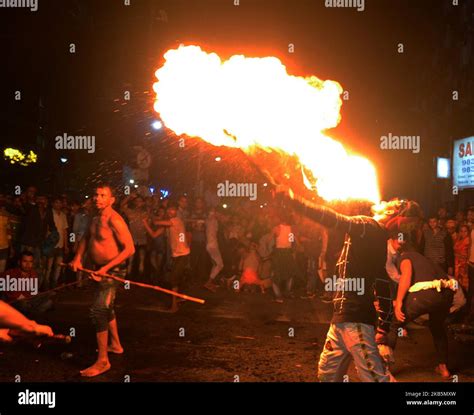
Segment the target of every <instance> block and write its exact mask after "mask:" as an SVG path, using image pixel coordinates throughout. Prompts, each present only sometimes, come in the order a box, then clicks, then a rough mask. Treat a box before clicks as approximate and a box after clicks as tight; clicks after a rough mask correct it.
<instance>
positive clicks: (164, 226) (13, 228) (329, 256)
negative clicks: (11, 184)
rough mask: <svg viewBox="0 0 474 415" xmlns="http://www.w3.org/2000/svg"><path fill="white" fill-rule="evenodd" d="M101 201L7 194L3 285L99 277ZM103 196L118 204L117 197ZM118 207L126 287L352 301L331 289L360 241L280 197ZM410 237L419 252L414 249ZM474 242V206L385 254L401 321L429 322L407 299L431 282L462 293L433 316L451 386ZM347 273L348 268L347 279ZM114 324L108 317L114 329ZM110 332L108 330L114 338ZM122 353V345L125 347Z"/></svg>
mask: <svg viewBox="0 0 474 415" xmlns="http://www.w3.org/2000/svg"><path fill="white" fill-rule="evenodd" d="M106 187H107V186H106ZM97 197H100V195H99V196H98V195H97V194H96V195H95V196H94V197H93V198H89V197H87V198H84V199H83V200H82V201H75V200H70V199H69V198H68V195H66V194H63V195H61V196H58V197H52V198H51V197H47V196H46V195H42V194H38V191H37V189H36V188H35V187H33V186H30V187H28V188H27V190H26V191H25V192H23V193H22V194H21V195H18V196H11V195H2V194H0V278H6V277H7V276H8V277H9V278H30V279H37V281H38V292H43V294H44V293H51V290H54V289H55V288H57V287H58V286H59V287H60V286H62V285H64V284H70V285H76V286H78V287H82V286H83V282H84V280H85V279H86V278H87V277H88V276H89V275H90V274H89V275H88V274H87V272H85V271H84V270H82V269H81V268H82V266H83V267H84V268H86V269H87V268H90V269H94V270H98V268H97V267H95V268H94V267H93V266H89V265H88V263H90V262H91V263H93V262H94V261H95V263H97V260H96V259H94V258H88V254H87V252H88V250H90V251H94V249H89V248H87V249H86V248H85V245H84V247H83V248H81V241H83V240H84V241H85V240H86V239H87V240H90V239H91V233H92V234H93V235H92V239H93V240H95V241H98V242H97V243H99V244H100V240H101V238H102V239H106V238H107V235H105V234H104V235H102V234H101V233H103V232H104V229H107V230H109V229H108V228H107V227H105V228H103V229H102V228H101V226H102V224H101V222H100V221H101V220H102V219H100V218H99V219H97V217H96V222H94V219H93V218H94V217H95V216H96V212H97V206H99V205H98V204H97V203H100V202H97V200H96V199H97ZM104 197H109V199H110V198H112V196H111V194H110V195H107V194H106V195H105V196H104ZM92 199H94V200H92ZM111 200H112V202H111V203H112V204H113V205H114V209H115V210H116V212H117V213H118V215H119V217H120V220H122V219H121V218H123V219H124V221H125V223H126V226H127V229H128V230H127V235H130V236H131V239H130V245H131V248H130V249H128V251H127V252H128V253H127V254H126V255H125V254H124V258H128V259H127V260H126V261H122V260H121V261H118V262H120V264H118V263H117V264H118V265H120V267H121V269H120V270H119V269H118V267H114V271H115V272H119V271H120V275H122V276H123V277H124V278H127V279H130V280H136V281H142V282H146V283H148V284H152V285H162V286H167V287H169V288H171V289H172V290H173V291H175V292H176V293H178V292H180V291H182V290H183V289H189V288H190V287H193V286H194V287H197V286H203V287H204V288H206V289H207V290H209V291H211V292H215V291H217V290H218V289H228V290H232V291H234V292H236V293H240V292H242V291H247V290H251V291H258V292H261V293H263V294H265V293H267V292H270V293H271V298H272V300H273V301H275V302H277V303H283V302H284V301H286V299H288V298H295V297H296V296H298V297H299V298H301V299H317V298H319V299H320V300H322V301H324V302H328V303H330V302H332V303H334V304H335V305H336V304H337V302H338V300H341V304H342V302H344V301H346V298H345V297H344V295H343V297H342V298H338V294H337V292H335V291H337V290H334V289H331V288H330V289H328V280H330V277H331V276H333V275H336V274H338V275H339V276H341V264H343V263H344V261H346V259H347V257H348V255H349V254H348V251H349V246H350V245H351V244H352V242H351V241H350V239H349V240H348V238H347V235H348V230H344V229H338V228H337V226H334V229H332V228H333V226H325V225H326V224H327V223H326V222H325V220H326V221H327V218H326V219H325V220H317V219H316V220H313V219H314V218H311V217H308V215H307V212H306V210H305V211H304V212H303V211H300V210H299V209H296V208H292V207H291V206H290V205H282V204H281V203H278V200H276V199H275V200H274V201H273V202H272V201H270V202H268V203H265V206H262V205H257V204H252V203H246V202H244V203H240V204H236V206H237V208H236V207H235V206H234V208H233V209H229V208H226V205H225V204H222V203H221V202H220V201H219V199H218V198H211V199H208V200H206V199H205V198H202V197H195V198H192V199H191V198H189V197H188V195H186V194H183V195H180V196H179V197H177V198H175V199H169V198H163V197H159V196H156V195H153V194H151V195H150V194H146V193H143V192H140V191H138V190H136V191H132V192H131V193H130V194H124V195H122V196H120V197H118V196H115V197H114V198H113V199H111ZM339 208H340V207H339ZM115 210H114V211H113V212H115ZM339 210H340V209H339ZM356 210H357V209H356ZM345 213H348V214H350V213H362V212H360V211H358V212H350V211H346V212H345ZM342 217H344V218H349V216H341V217H340V218H342ZM340 218H338V219H337V220H336V222H337V221H338V220H342V219H340ZM317 222H319V224H318V223H317ZM348 223H349V227H348V229H349V230H350V229H351V226H352V227H353V228H354V229H355V227H356V225H360V224H359V223H357V220H354V223H353V224H352V222H348ZM118 226H120V225H118ZM397 229H398V230H400V229H401V228H397ZM111 230H112V233H111V235H112V234H113V237H115V238H116V239H117V238H118V246H120V245H123V244H126V243H127V242H123V241H121V240H120V237H119V234H117V233H115V230H114V227H113V226H112V227H111ZM365 232H366V230H365V224H364V227H363V234H364V233H365ZM407 235H409V243H406V242H407V241H406V240H403V238H406V237H407ZM400 238H401V239H400ZM473 238H474V207H473V208H469V209H468V210H467V212H466V213H465V212H464V211H458V212H457V213H456V214H454V215H450V214H449V213H448V212H447V210H446V209H445V208H440V209H439V210H438V211H437V212H436V214H432V215H427V216H424V217H423V216H422V215H418V216H417V218H416V220H414V221H412V222H411V224H410V231H409V232H408V233H407V232H406V231H403V232H396V233H395V234H392V235H391V237H390V238H389V239H388V240H387V244H386V246H384V247H382V248H383V250H384V252H385V254H384V261H385V271H386V275H387V276H388V277H389V278H388V279H387V280H388V281H389V282H390V285H391V287H390V288H391V290H390V294H389V295H390V297H391V298H392V299H393V300H394V313H395V317H396V319H397V322H398V323H403V322H404V321H406V320H408V319H409V320H414V319H415V318H417V317H420V315H421V314H420V313H418V311H420V310H421V311H423V310H424V309H423V307H422V308H421V309H416V307H415V306H418V305H419V304H418V305H416V304H415V305H414V306H413V307H412V308H411V309H410V310H408V309H407V308H403V307H402V306H403V304H404V301H405V303H406V301H407V298H409V297H410V296H407V293H408V290H409V289H411V288H410V287H412V286H413V285H415V284H416V283H417V282H418V283H421V285H423V283H426V281H428V280H429V281H431V280H435V279H437V278H438V279H443V281H444V278H446V280H448V279H451V280H452V281H455V282H457V284H459V287H460V289H458V290H453V291H455V294H454V295H453V297H452V298H449V299H448V298H446V299H445V300H446V301H447V303H449V309H443V310H441V311H440V310H436V312H433V313H431V312H430V313H429V314H430V323H429V327H430V330H431V331H432V334H433V338H434V343H435V347H436V349H437V352H438V354H439V356H440V363H441V366H440V367H439V368H438V369H439V370H440V373H441V374H442V375H443V376H445V377H446V376H448V375H449V372H448V369H447V367H446V365H445V362H446V358H445V356H446V354H447V340H446V336H445V329H444V324H445V323H446V319H447V318H448V315H449V320H450V321H468V322H470V321H471V320H472V316H473V314H472V312H471V305H472V295H473V290H474V244H473V243H472V241H473ZM114 249H116V248H114ZM364 249H365V248H364ZM95 250H96V251H97V249H95ZM365 250H366V251H367V250H368V249H365ZM117 252H118V251H117ZM117 255H118V254H117ZM363 255H365V254H363V251H361V252H359V254H358V256H359V257H360V258H362V256H363ZM341 258H343V259H341ZM344 258H346V259H344ZM369 260H370V258H369V257H368V258H367V261H369ZM67 263H75V265H74V266H73V267H72V270H71V269H70V268H68V267H66V266H65V264H67ZM117 264H116V265H117ZM108 269H111V267H108ZM99 271H100V270H99ZM99 271H97V272H99ZM345 271H346V269H345V267H344V271H343V272H342V274H344V273H345ZM368 272H370V271H368ZM420 274H424V275H423V277H421V276H420ZM116 275H119V274H116ZM425 277H426V278H428V280H426V278H425ZM420 278H421V279H420ZM423 278H425V279H423ZM397 287H398V291H397ZM421 289H426V288H421ZM369 291H370V289H369ZM2 294H3V297H4V298H3V299H4V300H5V301H6V302H7V303H11V304H12V305H13V306H14V307H15V308H17V309H18V310H20V311H22V312H24V313H26V314H28V313H29V312H43V311H45V310H48V309H50V308H51V307H53V301H52V293H51V295H42V296H39V297H35V296H34V295H33V294H32V293H31V292H21V291H19V290H18V291H16V292H8V291H6V292H4V293H2ZM430 301H432V300H430ZM433 301H434V300H433ZM376 306H378V311H379V320H380V319H382V320H383V321H385V320H384V319H385V317H380V315H381V313H383V310H381V309H382V308H383V307H381V304H378V305H377V304H376ZM178 307H179V302H178V300H177V297H176V296H172V297H171V304H170V305H169V308H168V310H167V311H170V312H176V311H177V310H178ZM341 307H342V305H341ZM376 308H377V307H376ZM388 308H391V305H390V307H388ZM425 311H426V310H425ZM335 313H336V311H335ZM407 313H408V314H407ZM336 314H337V313H336ZM114 318H115V317H114V316H109V319H108V321H109V323H110V321H115V320H114ZM387 318H388V317H387ZM106 323H107V320H105V326H104V327H105V328H102V329H101V330H102V331H103V330H107V328H106V327H107V326H106ZM389 330H390V329H387V331H389ZM112 334H113V331H112ZM117 339H118V337H117ZM116 348H117V349H120V348H121V346H120V343H119V341H118V340H117V344H116ZM322 356H323V355H322ZM326 357H327V356H326ZM322 358H323V357H322ZM320 365H321V362H320ZM443 365H444V366H443ZM103 371H104V370H102V372H103ZM99 372H100V371H98V370H95V372H94V373H95V374H97V373H99Z"/></svg>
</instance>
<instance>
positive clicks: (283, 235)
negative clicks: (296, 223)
mask: <svg viewBox="0 0 474 415" xmlns="http://www.w3.org/2000/svg"><path fill="white" fill-rule="evenodd" d="M273 235H274V237H275V251H274V253H273V277H272V278H273V292H274V294H275V301H276V302H278V303H283V293H282V289H283V287H285V288H286V291H287V294H288V295H290V296H291V295H292V284H293V278H294V275H295V260H294V258H293V250H292V246H293V242H295V236H294V234H293V230H292V227H291V225H290V220H289V218H288V217H287V216H286V215H284V214H282V215H280V220H279V224H278V225H277V226H275V228H273Z"/></svg>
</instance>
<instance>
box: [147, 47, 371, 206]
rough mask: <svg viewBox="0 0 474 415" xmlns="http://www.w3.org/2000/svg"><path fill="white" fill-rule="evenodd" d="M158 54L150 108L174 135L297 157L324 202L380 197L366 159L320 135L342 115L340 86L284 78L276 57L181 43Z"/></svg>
mask: <svg viewBox="0 0 474 415" xmlns="http://www.w3.org/2000/svg"><path fill="white" fill-rule="evenodd" d="M164 57H165V59H166V62H165V64H164V65H163V66H162V67H161V68H160V69H158V70H157V71H156V77H157V79H158V82H156V83H155V84H154V86H153V89H154V90H155V92H156V95H157V99H156V101H155V104H154V109H155V111H156V112H158V113H159V114H160V119H161V120H162V121H163V123H164V124H165V125H166V127H168V128H169V129H171V130H173V131H174V132H175V133H176V134H177V135H182V134H186V135H188V136H190V137H200V138H202V139H203V140H205V141H207V142H208V143H210V144H213V145H216V146H228V147H239V148H241V149H243V150H244V151H248V150H249V149H250V148H251V147H252V146H257V147H259V148H269V149H275V150H278V151H283V152H285V153H287V154H289V155H296V156H297V157H298V158H299V160H300V162H301V163H302V164H303V165H304V167H305V168H306V169H307V170H309V171H310V172H311V173H312V175H313V176H314V178H316V187H317V192H318V194H319V195H320V196H321V197H323V198H324V199H326V200H335V199H341V200H345V199H349V198H353V199H365V200H370V201H373V202H378V201H379V200H380V197H379V191H378V184H377V177H376V172H375V169H374V167H373V166H372V164H371V163H370V162H369V161H368V160H367V159H364V158H362V157H359V156H355V155H351V154H348V152H347V151H346V150H345V149H344V147H343V145H342V144H341V143H339V142H337V141H336V140H334V139H332V138H330V137H328V136H327V135H325V134H324V133H323V131H324V130H327V129H329V128H333V127H335V126H336V125H337V124H338V123H339V121H340V118H341V116H340V109H341V105H342V100H341V98H340V94H341V93H342V87H341V86H340V85H339V83H337V82H334V81H322V80H320V79H318V78H317V77H315V76H311V77H307V78H303V77H297V76H292V75H289V74H288V73H287V71H286V68H285V66H284V65H283V64H282V63H281V62H280V60H278V59H277V58H274V57H265V58H247V57H245V56H241V55H236V56H232V57H231V58H230V59H228V60H227V61H222V60H221V59H220V57H219V56H218V55H217V54H215V53H206V52H204V51H202V50H201V48H199V47H198V46H180V47H179V48H178V49H174V50H169V51H167V52H166V53H165V55H164ZM308 187H309V184H308Z"/></svg>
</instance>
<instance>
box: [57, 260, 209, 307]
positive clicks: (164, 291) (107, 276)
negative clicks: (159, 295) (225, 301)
mask: <svg viewBox="0 0 474 415" xmlns="http://www.w3.org/2000/svg"><path fill="white" fill-rule="evenodd" d="M61 266H68V264H64V263H62V264H61ZM77 269H78V270H79V271H83V272H85V273H87V274H94V275H98V276H99V277H104V278H111V279H113V280H115V281H118V282H121V283H124V284H126V283H129V284H132V285H137V286H138V287H142V288H149V289H151V290H155V291H161V292H163V293H166V294H170V295H174V296H175V297H179V298H183V299H185V300H188V301H194V302H195V303H199V304H204V303H205V301H204V300H202V299H200V298H196V297H190V296H189V295H186V294H180V293H177V292H175V291H172V290H167V289H166V288H162V287H160V286H158V285H150V284H144V283H142V282H136V281H130V280H125V279H123V278H120V277H117V276H115V275H110V274H98V273H97V272H96V271H93V270H91V269H86V268H82V267H78V268H77Z"/></svg>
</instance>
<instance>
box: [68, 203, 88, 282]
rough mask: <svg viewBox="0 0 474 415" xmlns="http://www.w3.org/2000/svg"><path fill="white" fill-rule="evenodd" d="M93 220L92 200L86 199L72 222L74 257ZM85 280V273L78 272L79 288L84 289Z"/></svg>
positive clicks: (85, 259) (85, 260)
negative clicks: (83, 281) (83, 282)
mask: <svg viewBox="0 0 474 415" xmlns="http://www.w3.org/2000/svg"><path fill="white" fill-rule="evenodd" d="M91 220H92V200H91V199H86V200H85V201H84V202H83V203H82V206H81V208H80V209H79V210H78V211H77V213H76V214H75V215H74V219H73V222H72V231H73V233H74V236H75V241H74V245H73V252H74V255H75V254H76V253H77V249H78V248H79V244H80V242H81V240H82V238H83V237H84V235H85V233H86V232H87V230H88V229H89V227H90V223H91ZM84 262H85V263H87V258H84ZM83 279H84V273H83V272H82V271H79V270H78V271H76V281H79V284H78V287H82V280H83Z"/></svg>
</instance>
